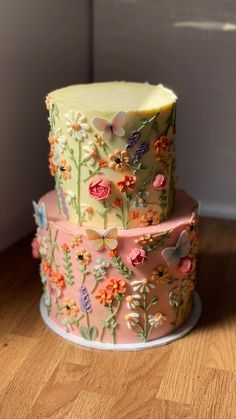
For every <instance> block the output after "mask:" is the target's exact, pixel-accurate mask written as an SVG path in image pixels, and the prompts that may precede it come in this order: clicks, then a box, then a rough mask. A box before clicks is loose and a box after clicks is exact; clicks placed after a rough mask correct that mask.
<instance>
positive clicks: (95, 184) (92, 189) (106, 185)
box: [89, 178, 111, 201]
mask: <svg viewBox="0 0 236 419" xmlns="http://www.w3.org/2000/svg"><path fill="white" fill-rule="evenodd" d="M110 194H111V184H110V182H109V181H108V180H106V179H104V178H98V179H96V180H93V181H92V182H90V184H89V195H90V196H91V198H94V199H96V200H97V201H102V200H104V199H107V198H108V197H109V196H110Z"/></svg>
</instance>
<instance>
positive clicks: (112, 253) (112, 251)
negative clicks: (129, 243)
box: [109, 249, 118, 258]
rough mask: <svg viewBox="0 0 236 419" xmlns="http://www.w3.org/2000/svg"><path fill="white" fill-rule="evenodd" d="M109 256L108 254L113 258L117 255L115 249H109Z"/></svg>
mask: <svg viewBox="0 0 236 419" xmlns="http://www.w3.org/2000/svg"><path fill="white" fill-rule="evenodd" d="M109 256H110V257H111V258H115V257H117V256H118V252H117V249H114V250H111V251H110V252H109Z"/></svg>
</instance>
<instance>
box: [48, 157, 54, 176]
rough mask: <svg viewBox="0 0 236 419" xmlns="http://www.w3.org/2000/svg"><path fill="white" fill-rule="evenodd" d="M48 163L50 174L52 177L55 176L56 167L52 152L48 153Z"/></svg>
mask: <svg viewBox="0 0 236 419" xmlns="http://www.w3.org/2000/svg"><path fill="white" fill-rule="evenodd" d="M48 161H49V170H50V173H51V175H52V176H55V174H56V166H55V164H54V161H53V152H52V151H50V152H49V155H48Z"/></svg>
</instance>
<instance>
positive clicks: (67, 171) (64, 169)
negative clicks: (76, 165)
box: [59, 160, 71, 180]
mask: <svg viewBox="0 0 236 419" xmlns="http://www.w3.org/2000/svg"><path fill="white" fill-rule="evenodd" d="M59 170H60V173H61V176H62V178H63V179H64V180H67V179H70V178H71V166H70V165H69V164H68V163H67V161H66V160H60V161H59Z"/></svg>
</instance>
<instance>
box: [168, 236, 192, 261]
mask: <svg viewBox="0 0 236 419" xmlns="http://www.w3.org/2000/svg"><path fill="white" fill-rule="evenodd" d="M189 250H190V243H189V238H188V233H187V231H186V230H184V231H182V233H181V234H180V236H179V238H178V241H177V243H176V245H175V246H171V247H166V249H164V250H163V251H162V256H163V258H164V259H165V261H166V263H167V265H169V266H177V265H178V264H179V262H180V259H181V258H184V257H185V256H187V255H188V254H189Z"/></svg>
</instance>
